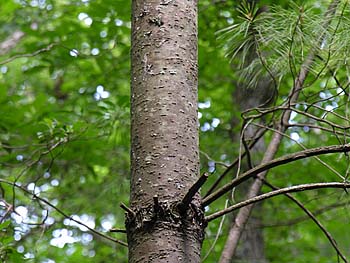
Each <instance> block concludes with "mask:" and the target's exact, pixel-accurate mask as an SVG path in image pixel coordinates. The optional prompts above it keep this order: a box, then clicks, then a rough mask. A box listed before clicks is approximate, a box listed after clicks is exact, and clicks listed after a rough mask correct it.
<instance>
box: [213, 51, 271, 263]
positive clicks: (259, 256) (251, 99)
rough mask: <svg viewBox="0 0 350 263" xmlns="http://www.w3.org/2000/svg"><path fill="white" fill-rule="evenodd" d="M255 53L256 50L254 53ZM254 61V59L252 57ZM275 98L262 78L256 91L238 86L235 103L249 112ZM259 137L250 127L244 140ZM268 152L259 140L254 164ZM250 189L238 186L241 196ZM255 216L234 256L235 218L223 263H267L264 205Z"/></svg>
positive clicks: (251, 218) (260, 206) (247, 225)
mask: <svg viewBox="0 0 350 263" xmlns="http://www.w3.org/2000/svg"><path fill="white" fill-rule="evenodd" d="M251 53H252V54H255V51H254V50H252V52H251ZM252 58H254V57H253V56H252ZM273 96H274V89H273V83H272V82H271V81H270V80H268V79H266V78H264V77H262V78H261V80H260V81H258V83H257V86H256V87H255V88H251V87H248V86H247V85H246V84H245V83H244V82H238V83H236V90H235V92H234V93H233V102H234V104H235V105H236V107H239V109H240V111H245V110H247V109H249V108H254V107H258V106H259V105H262V104H266V103H267V102H270V103H271V102H272V101H273V99H272V98H273ZM255 134H256V127H255V126H252V125H249V126H248V127H247V129H245V131H244V138H245V139H249V138H253V137H254V135H255ZM235 137H236V138H235V141H238V140H240V134H239V135H237V136H235ZM265 150H266V146H265V143H264V140H262V139H261V140H259V141H258V142H257V143H256V144H255V145H254V147H253V148H252V149H251V151H250V155H251V158H252V160H251V161H252V162H253V165H255V164H256V163H259V162H260V160H259V157H258V156H260V155H262V153H263V152H264V151H265ZM241 169H242V170H247V169H249V167H248V165H247V164H246V163H243V164H242V167H241ZM247 189H249V182H245V183H243V184H242V185H240V187H238V194H239V195H242V196H245V195H246V193H247ZM253 212H254V213H253V215H252V216H251V217H250V218H249V220H248V222H247V224H246V226H245V228H244V231H243V232H242V237H241V239H240V246H238V248H237V252H236V255H234V254H233V249H232V246H234V243H232V238H233V237H232V236H231V235H233V233H234V225H235V224H234V218H233V219H232V221H233V222H232V226H231V228H230V230H229V231H228V236H227V240H226V243H225V246H224V249H223V251H222V254H221V257H220V260H219V263H222V262H232V261H233V262H236V261H237V262H249V263H264V262H266V259H265V253H264V238H263V233H262V229H257V228H256V225H259V224H261V220H262V215H263V214H262V213H261V212H262V204H261V203H259V204H256V207H255V209H254V211H253Z"/></svg>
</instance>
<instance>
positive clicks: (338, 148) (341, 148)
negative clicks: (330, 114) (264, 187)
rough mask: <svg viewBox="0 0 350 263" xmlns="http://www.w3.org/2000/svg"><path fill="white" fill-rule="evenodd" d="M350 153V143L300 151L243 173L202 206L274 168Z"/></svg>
mask: <svg viewBox="0 0 350 263" xmlns="http://www.w3.org/2000/svg"><path fill="white" fill-rule="evenodd" d="M349 151H350V143H348V144H345V145H332V146H324V147H317V148H312V149H307V150H304V151H300V152H297V153H293V154H289V155H285V156H282V157H280V158H277V159H273V160H271V161H269V162H266V163H263V164H260V165H258V166H256V167H254V168H253V169H250V170H248V171H247V172H245V173H243V174H242V175H241V176H239V177H237V178H235V179H233V180H232V181H231V182H230V183H228V184H226V185H224V186H223V187H221V188H220V189H219V190H217V191H216V192H214V193H212V194H211V195H209V196H207V197H206V198H204V199H203V201H202V205H203V206H207V205H209V204H210V203H212V202H213V201H215V200H216V199H218V198H219V197H221V196H222V195H224V194H225V193H227V192H228V191H230V190H231V189H232V188H234V187H236V186H237V185H239V184H241V183H242V182H244V181H246V180H248V179H249V178H251V177H253V176H255V175H257V174H259V173H261V172H264V171H267V170H269V169H271V168H273V167H276V166H280V165H282V164H286V163H290V162H294V161H296V160H300V159H305V158H308V157H312V156H317V155H322V154H329V153H336V152H349Z"/></svg>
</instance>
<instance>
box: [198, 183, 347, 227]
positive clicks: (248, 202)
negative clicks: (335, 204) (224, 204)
mask: <svg viewBox="0 0 350 263" xmlns="http://www.w3.org/2000/svg"><path fill="white" fill-rule="evenodd" d="M322 188H342V189H347V188H350V183H348V182H344V183H338V182H329V183H314V184H301V185H295V186H291V187H286V188H281V189H278V190H275V191H271V192H268V193H266V194H261V195H258V196H255V197H253V198H250V199H247V200H245V201H242V202H239V203H237V204H235V205H232V206H229V207H228V208H226V209H224V210H221V211H219V212H216V213H214V214H211V215H209V216H207V217H205V219H206V221H207V222H210V221H212V220H214V219H216V218H218V217H220V216H223V215H225V214H228V213H230V212H233V211H235V210H237V209H240V208H242V207H245V206H248V205H251V204H254V203H257V202H260V201H263V200H265V199H268V198H271V197H274V196H277V195H282V194H287V193H295V192H302V191H307V190H313V189H322Z"/></svg>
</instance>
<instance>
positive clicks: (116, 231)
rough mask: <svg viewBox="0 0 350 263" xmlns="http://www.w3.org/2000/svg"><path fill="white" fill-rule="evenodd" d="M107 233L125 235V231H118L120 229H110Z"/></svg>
mask: <svg viewBox="0 0 350 263" xmlns="http://www.w3.org/2000/svg"><path fill="white" fill-rule="evenodd" d="M109 232H111V233H123V234H126V230H125V229H120V228H111V229H110V230H109Z"/></svg>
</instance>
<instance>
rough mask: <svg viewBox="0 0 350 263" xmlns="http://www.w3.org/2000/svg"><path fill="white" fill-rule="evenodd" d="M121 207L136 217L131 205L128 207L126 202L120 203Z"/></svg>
mask: <svg viewBox="0 0 350 263" xmlns="http://www.w3.org/2000/svg"><path fill="white" fill-rule="evenodd" d="M120 207H121V208H122V209H123V210H125V211H126V212H127V213H128V214H130V215H132V216H133V217H135V215H136V213H135V212H134V211H133V210H132V209H130V208H129V207H127V206H126V205H125V204H124V203H121V204H120Z"/></svg>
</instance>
